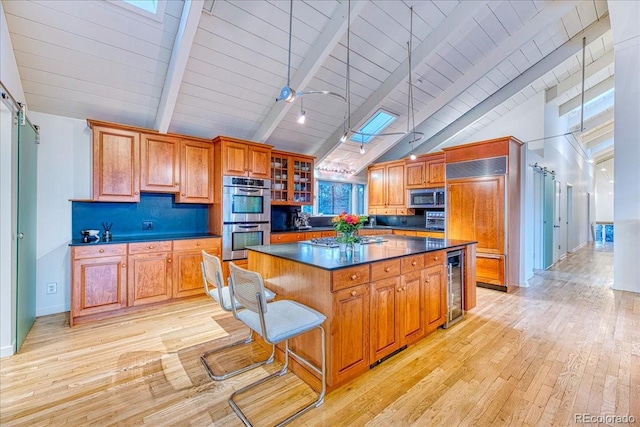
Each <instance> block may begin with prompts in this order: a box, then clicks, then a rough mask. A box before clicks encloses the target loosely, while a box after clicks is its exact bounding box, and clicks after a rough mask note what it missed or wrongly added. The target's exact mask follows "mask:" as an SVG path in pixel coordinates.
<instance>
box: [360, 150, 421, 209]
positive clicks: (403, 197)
mask: <svg viewBox="0 0 640 427" xmlns="http://www.w3.org/2000/svg"><path fill="white" fill-rule="evenodd" d="M404 182H405V163H404V161H394V162H387V163H379V164H375V165H372V166H370V167H369V174H368V198H369V214H370V215H413V214H414V213H415V210H413V209H407V194H406V188H405V184H404Z"/></svg>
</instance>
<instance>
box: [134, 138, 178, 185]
mask: <svg viewBox="0 0 640 427" xmlns="http://www.w3.org/2000/svg"><path fill="white" fill-rule="evenodd" d="M140 157H141V160H140V190H141V191H148V192H159V193H176V192H178V191H179V190H180V138H179V137H176V136H170V135H160V134H151V133H141V134H140Z"/></svg>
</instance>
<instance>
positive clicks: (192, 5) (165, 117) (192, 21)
mask: <svg viewBox="0 0 640 427" xmlns="http://www.w3.org/2000/svg"><path fill="white" fill-rule="evenodd" d="M203 5H204V0H186V1H185V2H184V6H183V7H182V16H181V17H180V26H179V27H178V32H177V33H176V39H175V41H174V42H173V50H172V51H171V59H170V60H169V66H168V68H167V76H166V77H165V79H164V86H163V89H162V97H161V98H160V104H159V105H158V113H157V114H156V122H155V128H156V129H157V130H158V132H160V133H167V131H168V130H169V124H170V123H171V117H172V116H173V110H174V109H175V107H176V100H177V99H178V92H179V91H180V85H181V84H182V79H183V77H184V70H185V69H186V68H187V61H188V60H189V53H190V52H191V46H192V45H193V40H194V39H195V37H196V31H197V30H198V25H199V24H200V17H201V16H202V7H203Z"/></svg>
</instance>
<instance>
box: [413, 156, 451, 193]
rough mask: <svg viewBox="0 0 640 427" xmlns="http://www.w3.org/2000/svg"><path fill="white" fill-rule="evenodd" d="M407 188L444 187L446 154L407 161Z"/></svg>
mask: <svg viewBox="0 0 640 427" xmlns="http://www.w3.org/2000/svg"><path fill="white" fill-rule="evenodd" d="M406 170H407V178H406V186H407V188H408V189H410V188H433V187H444V172H445V169H444V154H442V153H438V154H431V155H427V156H420V157H418V158H417V159H416V160H410V159H406Z"/></svg>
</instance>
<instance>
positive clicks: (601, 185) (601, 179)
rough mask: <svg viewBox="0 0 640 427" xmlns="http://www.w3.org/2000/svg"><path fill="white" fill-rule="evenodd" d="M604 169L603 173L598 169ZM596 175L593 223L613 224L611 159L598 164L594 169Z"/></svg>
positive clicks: (612, 172)
mask: <svg viewBox="0 0 640 427" xmlns="http://www.w3.org/2000/svg"><path fill="white" fill-rule="evenodd" d="M601 168H604V169H606V170H605V171H601V170H600V169H601ZM595 174H596V194H595V198H596V215H595V219H594V221H605V222H613V194H614V191H613V189H614V184H612V183H611V182H609V181H613V175H614V170H613V159H609V160H607V161H605V162H602V163H598V164H597V165H596V168H595Z"/></svg>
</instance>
